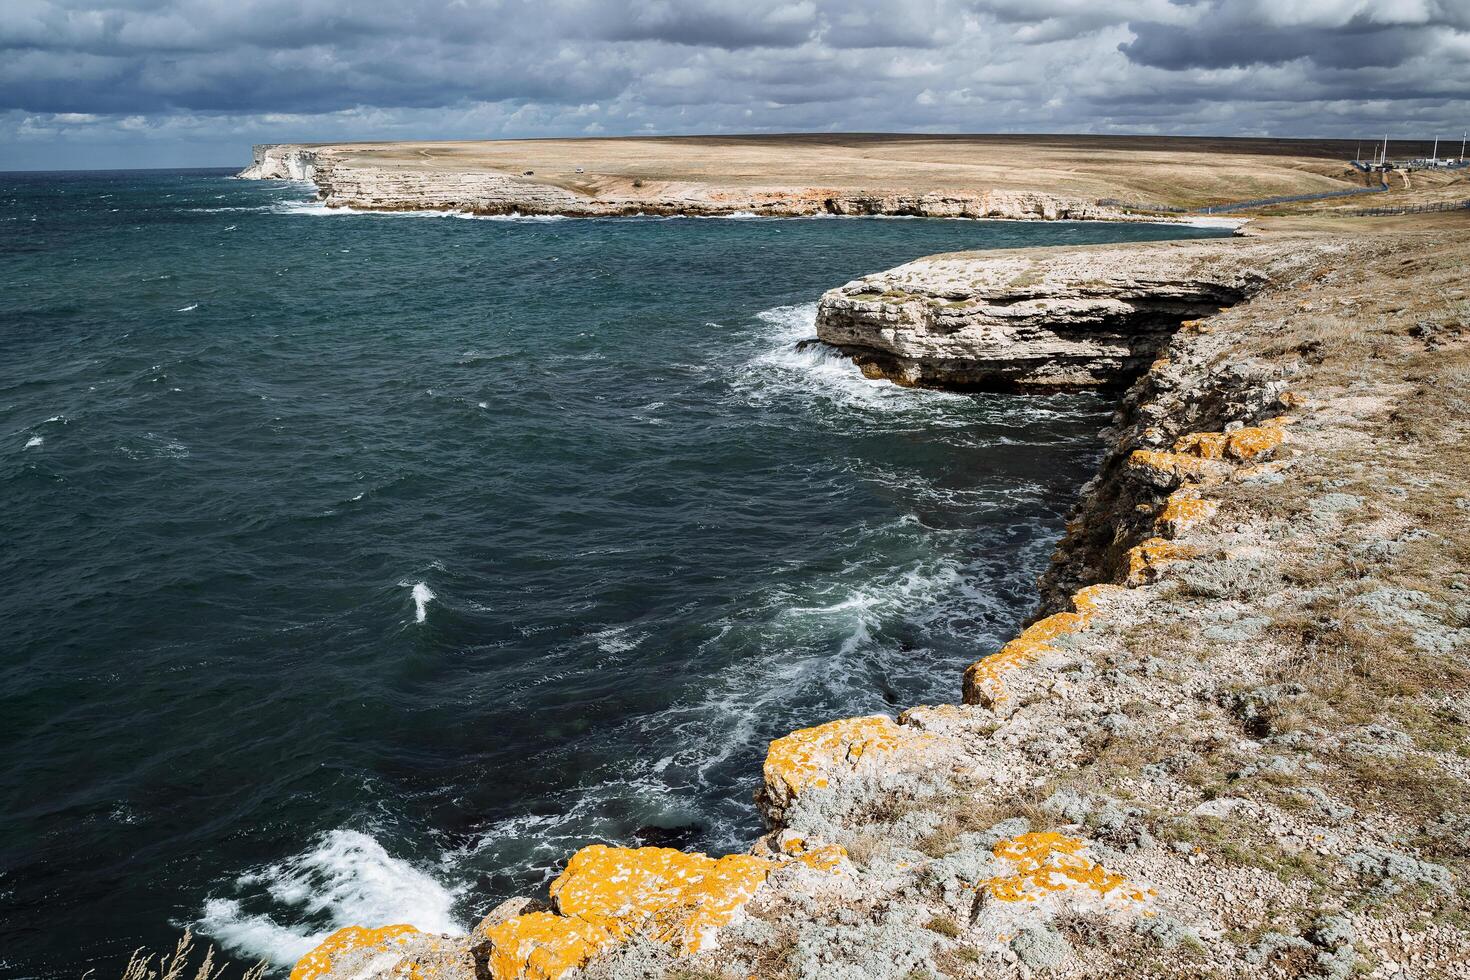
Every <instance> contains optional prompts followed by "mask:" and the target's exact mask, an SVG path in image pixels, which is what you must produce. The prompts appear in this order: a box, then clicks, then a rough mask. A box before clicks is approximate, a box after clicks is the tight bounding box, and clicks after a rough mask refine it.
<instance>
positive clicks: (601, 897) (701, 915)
mask: <svg viewBox="0 0 1470 980" xmlns="http://www.w3.org/2000/svg"><path fill="white" fill-rule="evenodd" d="M774 867H775V865H774V864H773V863H772V862H770V861H767V860H764V859H762V858H757V857H751V856H750V855H748V854H731V855H729V856H727V857H722V858H711V857H706V856H705V855H703V854H685V853H684V852H683V851H678V850H675V849H673V848H671V847H637V848H627V847H607V846H605V845H603V844H593V845H592V846H590V847H584V848H582V849H581V850H580V851H578V852H577V853H576V854H575V855H573V857H572V859H571V860H570V861H568V862H567V866H566V869H565V870H564V871H562V873H561V875H560V876H559V877H558V878H557V879H556V880H555V881H554V882H552V883H551V897H552V900H553V901H554V902H555V903H556V908H557V911H558V912H560V913H561V914H562V915H564V916H567V917H569V918H575V919H579V920H581V921H583V922H587V923H591V924H593V925H596V926H598V927H600V928H602V929H604V930H606V931H607V933H609V934H610V935H611V936H613V937H614V938H615V939H619V940H622V939H627V938H628V937H630V936H632V935H633V934H634V933H635V932H636V933H637V934H639V935H641V936H645V937H648V938H651V939H653V940H655V941H657V942H660V943H671V944H673V946H674V947H675V950H676V951H677V952H681V953H682V952H690V953H692V952H695V951H697V950H698V949H699V948H700V947H701V946H703V945H705V944H706V943H707V942H708V941H709V940H710V939H711V938H712V937H713V935H714V933H715V930H717V929H719V928H720V927H721V926H723V925H726V924H727V923H729V921H730V920H731V919H732V918H733V917H734V916H735V913H736V912H738V911H739V910H740V907H741V906H743V905H744V904H745V903H746V902H748V901H750V899H751V898H752V897H753V896H754V895H755V893H756V891H757V890H758V889H759V888H760V886H761V884H762V883H763V882H765V880H766V876H767V875H768V874H770V873H771V870H772V868H774Z"/></svg>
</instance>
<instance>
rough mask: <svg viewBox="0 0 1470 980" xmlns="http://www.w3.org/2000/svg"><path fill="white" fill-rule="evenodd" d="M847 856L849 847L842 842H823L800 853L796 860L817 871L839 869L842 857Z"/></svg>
mask: <svg viewBox="0 0 1470 980" xmlns="http://www.w3.org/2000/svg"><path fill="white" fill-rule="evenodd" d="M845 857H847V848H845V847H843V846H842V845H841V844H823V845H822V846H821V847H814V848H812V849H811V850H809V851H807V852H806V853H804V854H801V855H798V856H797V858H796V862H797V863H798V864H804V865H806V866H807V867H808V868H811V869H813V870H815V871H837V870H838V869H839V867H840V866H841V864H842V859H843V858H845Z"/></svg>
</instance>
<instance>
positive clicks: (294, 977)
mask: <svg viewBox="0 0 1470 980" xmlns="http://www.w3.org/2000/svg"><path fill="white" fill-rule="evenodd" d="M417 935H419V931H418V930H417V929H415V928H414V927H413V926H407V925H396V926H382V927H380V928H377V929H364V928H362V927H361V926H346V927H344V928H341V929H338V930H337V931H336V932H334V933H332V934H331V935H330V936H328V937H327V938H326V939H324V940H322V942H321V944H320V945H318V946H317V947H316V948H315V949H313V950H312V951H311V952H309V953H307V954H306V955H305V956H303V957H301V959H299V960H297V961H296V965H295V966H294V967H292V968H291V980H317V978H318V977H325V976H327V975H328V974H330V973H331V972H332V965H333V964H334V963H335V962H337V961H339V960H341V959H343V958H345V957H348V956H354V955H360V954H363V953H372V954H378V953H391V952H393V951H395V947H399V946H402V945H403V944H404V941H405V939H406V938H407V937H410V936H417Z"/></svg>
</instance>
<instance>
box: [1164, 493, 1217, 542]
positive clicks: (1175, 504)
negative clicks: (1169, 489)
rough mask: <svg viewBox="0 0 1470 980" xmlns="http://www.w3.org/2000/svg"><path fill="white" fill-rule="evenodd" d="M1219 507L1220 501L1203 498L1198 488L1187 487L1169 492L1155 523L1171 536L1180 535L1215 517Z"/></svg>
mask: <svg viewBox="0 0 1470 980" xmlns="http://www.w3.org/2000/svg"><path fill="white" fill-rule="evenodd" d="M1219 507H1220V505H1219V503H1218V502H1216V501H1214V500H1207V499H1205V498H1202V497H1201V496H1200V495H1199V492H1198V491H1197V490H1193V489H1190V488H1188V487H1185V488H1182V489H1179V490H1175V491H1174V492H1173V493H1171V494H1169V499H1168V500H1167V501H1166V502H1165V503H1164V509H1163V511H1162V512H1161V513H1160V514H1159V517H1158V520H1157V521H1155V524H1156V525H1157V526H1158V528H1159V530H1161V531H1163V532H1164V533H1165V534H1167V535H1169V536H1170V537H1178V536H1179V535H1180V534H1183V533H1184V532H1185V531H1186V530H1188V529H1189V528H1191V527H1194V526H1195V525H1197V524H1202V523H1204V522H1205V521H1207V520H1209V519H1210V518H1211V517H1214V516H1215V511H1216V510H1218V509H1219Z"/></svg>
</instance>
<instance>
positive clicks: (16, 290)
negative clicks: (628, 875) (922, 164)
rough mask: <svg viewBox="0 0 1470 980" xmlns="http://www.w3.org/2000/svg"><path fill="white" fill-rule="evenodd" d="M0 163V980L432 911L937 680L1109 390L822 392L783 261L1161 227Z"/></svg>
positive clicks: (724, 788) (630, 836)
mask: <svg viewBox="0 0 1470 980" xmlns="http://www.w3.org/2000/svg"><path fill="white" fill-rule="evenodd" d="M305 195H306V192H305V190H304V189H303V188H301V187H299V186H292V185H286V184H258V183H245V182H237V181H230V180H226V179H224V177H223V176H222V175H221V174H217V173H198V172H194V173H127V174H82V175H77V174H72V175H26V176H20V175H14V174H11V175H0V505H3V506H0V542H3V547H0V571H3V580H0V584H3V589H0V623H3V624H4V632H3V634H0V635H3V642H0V647H3V657H0V749H3V759H4V765H3V767H0V803H3V805H0V921H3V922H4V936H5V941H4V942H3V944H0V973H3V974H4V975H6V976H48V977H49V976H75V975H77V974H78V973H80V972H81V971H82V970H84V969H86V968H88V967H93V966H95V967H98V968H99V971H100V972H101V973H102V975H103V976H107V975H109V974H111V973H114V972H116V970H117V968H118V966H119V965H120V963H121V962H122V961H124V960H125V959H126V956H127V953H128V951H130V950H131V949H132V948H133V947H135V946H137V945H140V944H144V943H147V944H151V945H153V946H155V947H159V946H162V945H164V944H167V943H169V942H171V939H172V936H173V934H174V932H175V930H176V929H177V928H178V927H180V926H182V925H185V924H189V923H193V924H195V925H196V927H197V928H198V929H199V930H200V931H201V932H203V933H204V934H205V935H206V936H207V937H208V938H209V939H211V940H213V941H215V942H218V943H223V944H225V945H226V946H227V947H228V948H229V949H230V950H231V951H232V952H233V953H235V954H236V955H239V956H258V955H266V956H270V957H272V958H273V959H275V960H276V961H277V962H281V963H286V962H289V961H290V960H291V959H292V958H293V957H295V956H296V955H297V954H299V953H300V952H301V951H303V950H304V949H305V948H307V947H308V946H309V945H310V944H311V942H312V937H313V936H316V935H319V934H320V933H321V932H323V931H324V930H327V929H329V928H332V927H334V926H335V925H339V924H343V923H351V922H363V923H377V922H386V921H390V920H391V921H395V922H397V921H409V922H413V923H416V924H418V925H420V926H422V927H425V928H430V929H440V930H448V929H454V928H457V927H463V926H466V925H468V924H471V923H472V922H473V921H474V919H475V917H476V916H477V915H478V914H481V913H483V911H484V910H485V909H486V908H487V907H489V906H490V905H491V904H493V903H494V902H495V901H497V900H498V899H500V898H502V897H505V896H506V895H509V894H512V893H525V892H528V891H533V890H535V889H537V888H539V887H541V886H543V885H544V883H545V881H546V880H547V879H548V877H549V875H551V874H552V873H554V871H555V869H556V867H557V866H558V864H559V863H560V862H561V861H563V860H564V859H565V857H566V856H567V855H568V854H569V853H570V852H571V851H572V850H574V849H575V848H576V847H578V846H580V845H582V844H585V843H589V842H592V841H611V842H624V843H628V842H634V841H639V840H642V841H657V842H673V843H677V844H679V845H681V846H690V847H698V848H704V849H707V850H713V851H720V850H723V849H729V848H743V847H744V846H745V844H746V843H748V841H749V840H750V838H751V837H752V836H753V835H754V834H755V833H757V832H758V830H759V821H758V818H757V816H756V814H755V811H754V809H753V807H752V805H751V804H750V802H749V801H750V794H751V791H752V789H753V788H754V786H755V781H756V779H757V776H758V772H759V763H760V759H761V758H762V756H763V753H764V746H765V743H766V742H767V740H769V739H770V738H772V737H775V736H778V735H780V734H782V733H784V732H786V731H788V730H790V729H791V728H793V727H797V726H801V725H805V724H811V723H815V722H819V721H824V720H827V719H830V718H833V717H839V716H844V715H851V714H854V713H863V712H873V711H894V710H896V709H900V708H902V707H904V706H907V705H909V704H913V703H919V702H924V701H933V700H945V699H952V698H953V697H955V695H956V693H957V689H958V685H959V672H960V670H961V669H962V667H963V666H964V665H965V664H967V663H969V662H970V661H972V660H973V659H975V658H976V657H977V656H978V655H980V654H982V653H984V652H987V651H988V650H990V649H993V648H994V647H995V646H996V644H997V643H998V642H999V640H1000V639H1001V638H1003V637H1004V636H1005V635H1006V634H1007V633H1009V632H1010V631H1011V630H1012V629H1013V628H1014V626H1015V625H1016V623H1017V622H1018V621H1019V620H1020V619H1021V618H1022V617H1023V616H1024V615H1025V613H1026V611H1027V609H1028V607H1029V605H1030V604H1031V602H1032V598H1033V591H1032V589H1033V586H1032V582H1033V579H1034V576H1035V575H1036V573H1037V572H1038V571H1039V570H1040V568H1041V567H1042V566H1043V565H1044V563H1045V561H1046V558H1047V555H1048V552H1049V550H1050V548H1051V545H1052V542H1053V540H1054V538H1055V536H1056V535H1057V533H1058V530H1059V524H1060V518H1061V515H1062V513H1063V512H1064V511H1065V509H1066V507H1067V505H1068V503H1069V501H1070V499H1071V497H1072V495H1073V493H1074V492H1075V490H1076V488H1077V487H1078V486H1079V485H1080V484H1081V483H1082V482H1083V481H1084V480H1085V479H1086V477H1087V475H1088V473H1089V470H1090V468H1091V466H1092V464H1093V462H1094V460H1095V458H1096V455H1097V452H1098V448H1099V447H1098V445H1097V442H1096V438H1095V436H1096V433H1097V430H1098V429H1099V427H1100V426H1101V425H1102V424H1103V423H1104V421H1105V419H1106V416H1107V414H1108V411H1109V407H1108V406H1107V405H1106V404H1105V403H1103V402H1101V401H1098V400H1096V399H1093V398H1090V397H1075V396H1074V397H1051V398H1029V399H1028V398H1014V397H1000V396H997V397H961V396H956V395H946V394H936V393H932V392H916V391H905V390H901V389H898V388H895V387H892V386H889V385H886V384H882V383H873V382H867V381H864V380H863V379H862V378H861V377H860V376H859V375H858V373H857V372H856V370H855V369H853V368H852V367H851V366H850V365H849V364H848V363H847V362H845V361H844V360H842V359H840V358H837V357H833V356H831V355H829V354H827V353H823V352H821V351H808V352H805V353H797V352H796V351H795V348H794V344H795V342H796V341H797V340H800V339H802V338H804V337H808V336H810V335H811V334H812V332H813V330H812V320H813V315H814V310H815V305H814V304H815V300H816V298H817V296H818V295H819V294H820V293H821V291H822V290H824V289H826V288H828V287H830V286H833V285H836V284H840V283H842V282H844V281H846V280H848V279H850V278H853V277H855V276H857V275H859V274H862V273H864V272H869V271H875V270H879V269H883V268H886V267H888V266H891V265H894V264H896V263H898V262H901V261H904V260H906V259H909V258H913V257H916V256H919V255H923V254H928V253H932V252H936V251H944V250H950V249H958V248H990V247H1004V246H1014V245H1026V244H1053V243H1061V242H1100V241H1118V240H1130V239H1143V238H1164V237H1183V236H1186V235H1191V234H1200V232H1197V231H1191V230H1188V229H1181V228H1166V227H1158V226H1153V227H1149V226H1129V227H1123V226H1113V225H1077V224H1052V225H1033V224H1005V223H991V222H964V221H885V220H810V221H767V220H753V221H738V220H694V219H673V220H655V219H647V220H638V219H633V220H578V221H570V220H569V221H544V220H543V221H532V220H526V221H516V220H457V219H454V218H446V217H438V216H434V217H415V216H378V215H348V214H331V215H324V214H323V212H322V209H320V208H318V207H316V206H314V205H311V204H307V203H304V198H305Z"/></svg>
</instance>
